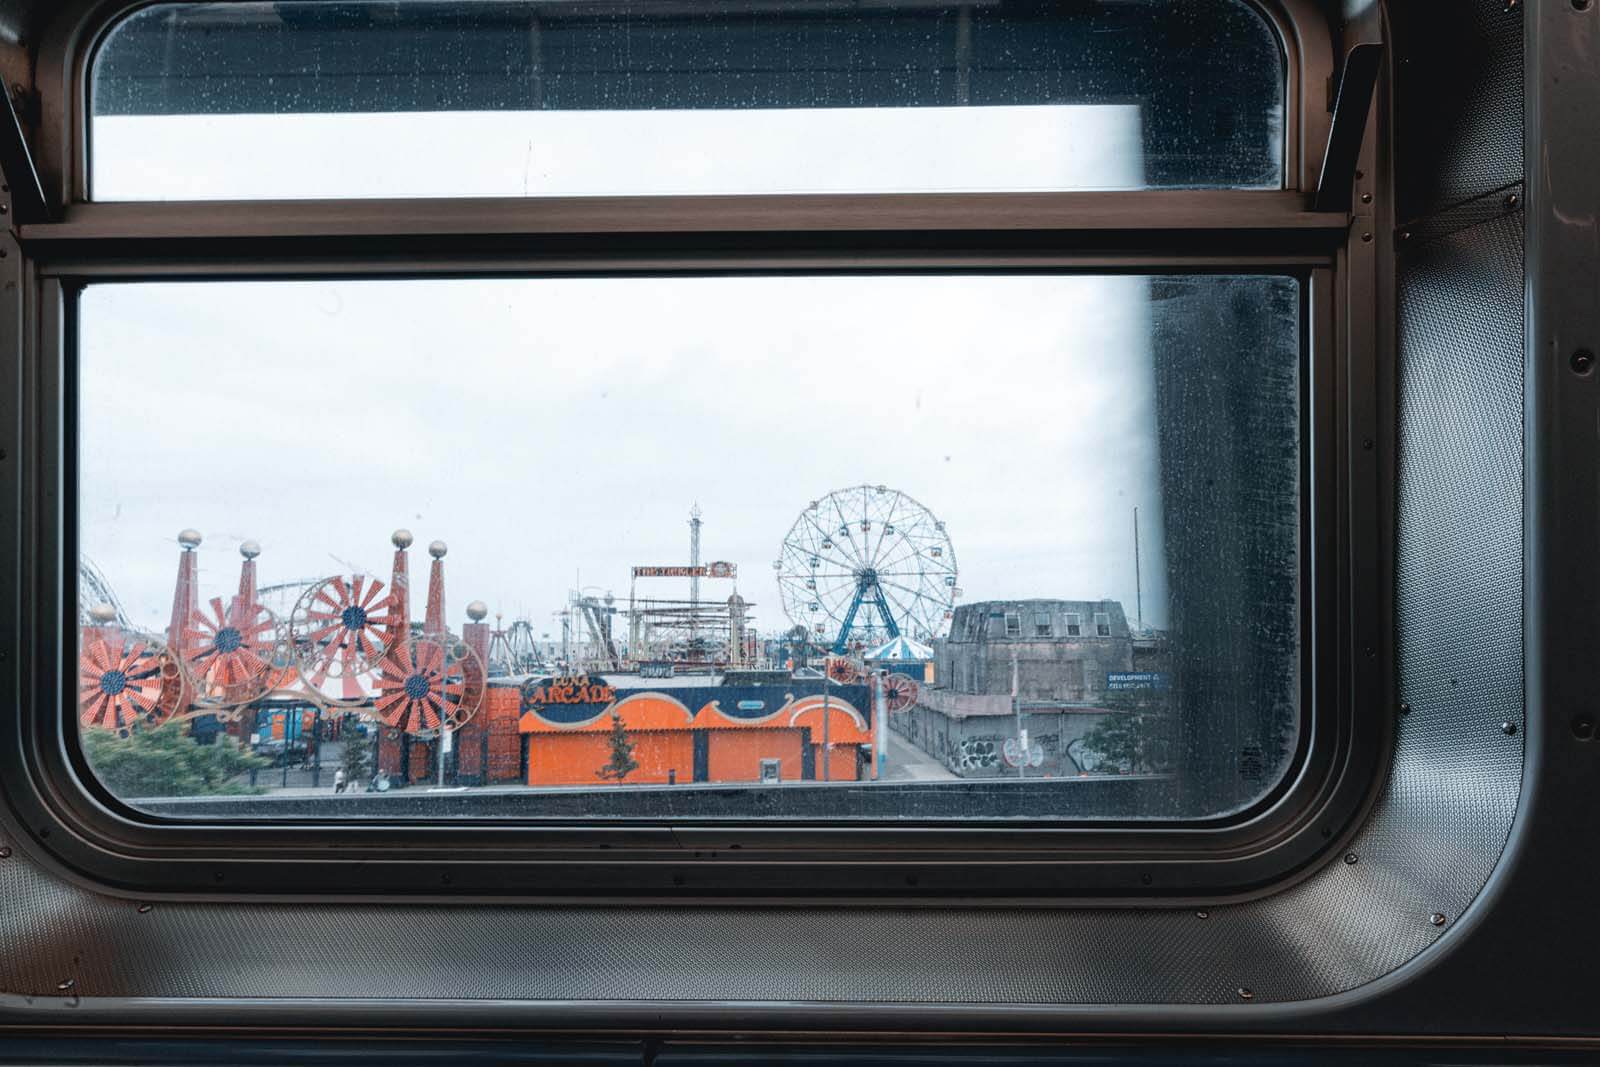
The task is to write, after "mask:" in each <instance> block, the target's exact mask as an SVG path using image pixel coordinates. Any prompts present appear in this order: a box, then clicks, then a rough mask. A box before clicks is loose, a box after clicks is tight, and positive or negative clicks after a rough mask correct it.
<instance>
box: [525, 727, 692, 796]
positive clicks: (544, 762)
mask: <svg viewBox="0 0 1600 1067" xmlns="http://www.w3.org/2000/svg"><path fill="white" fill-rule="evenodd" d="M628 739H629V740H630V741H632V742H633V758H634V760H635V761H637V762H638V764H639V769H638V770H636V771H634V772H633V773H632V774H630V775H628V777H627V778H626V779H624V781H625V782H626V783H628V784H632V785H651V784H663V783H665V782H667V781H668V780H669V774H668V772H669V771H676V772H677V780H678V781H679V782H683V783H688V782H689V781H691V780H692V779H693V777H694V738H693V737H692V736H691V735H690V733H689V732H688V731H687V730H673V731H665V730H648V731H639V732H636V733H635V732H630V733H629V735H628ZM609 762H611V733H610V731H609V730H607V731H605V732H599V731H590V730H581V731H574V732H572V733H562V734H534V735H532V740H530V741H529V743H528V784H529V785H600V784H603V783H604V782H605V779H602V778H600V777H599V775H598V772H599V770H600V768H601V767H604V766H605V765H606V764H607V763H609Z"/></svg>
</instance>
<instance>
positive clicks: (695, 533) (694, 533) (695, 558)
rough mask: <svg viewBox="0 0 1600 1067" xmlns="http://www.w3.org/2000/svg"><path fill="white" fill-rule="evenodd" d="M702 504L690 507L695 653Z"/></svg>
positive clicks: (691, 617)
mask: <svg viewBox="0 0 1600 1067" xmlns="http://www.w3.org/2000/svg"><path fill="white" fill-rule="evenodd" d="M699 570H700V504H699V502H698V501H696V502H695V505H694V506H693V507H691V508H690V509H689V649H690V653H689V654H690V657H691V658H692V657H693V655H694V649H695V648H696V646H697V644H698V641H697V637H698V630H699V626H700V575H699V573H698V572H699Z"/></svg>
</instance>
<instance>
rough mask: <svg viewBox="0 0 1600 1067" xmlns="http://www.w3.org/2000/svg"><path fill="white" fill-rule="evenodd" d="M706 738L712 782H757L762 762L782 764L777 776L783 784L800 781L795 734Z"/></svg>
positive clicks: (733, 733) (732, 733) (722, 733)
mask: <svg viewBox="0 0 1600 1067" xmlns="http://www.w3.org/2000/svg"><path fill="white" fill-rule="evenodd" d="M710 734H711V736H710V738H709V745H708V751H707V755H708V756H709V757H710V758H709V760H708V767H707V770H708V772H709V774H710V776H711V780H712V781H713V782H755V781H760V779H761V761H762V760H763V759H778V760H782V761H783V763H782V766H781V768H780V771H779V773H781V774H782V776H783V780H784V781H786V782H798V781H799V780H800V765H801V736H800V731H799V730H787V729H786V730H712V731H710ZM678 780H679V781H682V780H683V779H682V778H681V777H680V778H679V779H678Z"/></svg>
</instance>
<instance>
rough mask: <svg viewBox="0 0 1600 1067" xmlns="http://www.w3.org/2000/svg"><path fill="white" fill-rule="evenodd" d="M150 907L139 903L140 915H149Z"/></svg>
mask: <svg viewBox="0 0 1600 1067" xmlns="http://www.w3.org/2000/svg"><path fill="white" fill-rule="evenodd" d="M150 907H151V906H150V905H149V904H140V905H139V914H140V915H149V914H150Z"/></svg>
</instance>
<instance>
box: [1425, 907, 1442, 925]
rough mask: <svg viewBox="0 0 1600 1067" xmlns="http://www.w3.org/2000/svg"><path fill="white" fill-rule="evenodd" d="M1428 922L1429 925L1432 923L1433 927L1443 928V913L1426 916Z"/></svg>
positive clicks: (1438, 912)
mask: <svg viewBox="0 0 1600 1067" xmlns="http://www.w3.org/2000/svg"><path fill="white" fill-rule="evenodd" d="M1428 921H1429V922H1430V923H1432V924H1433V925H1435V926H1443V925H1444V912H1442V911H1436V912H1434V913H1433V914H1432V915H1430V916H1428Z"/></svg>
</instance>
